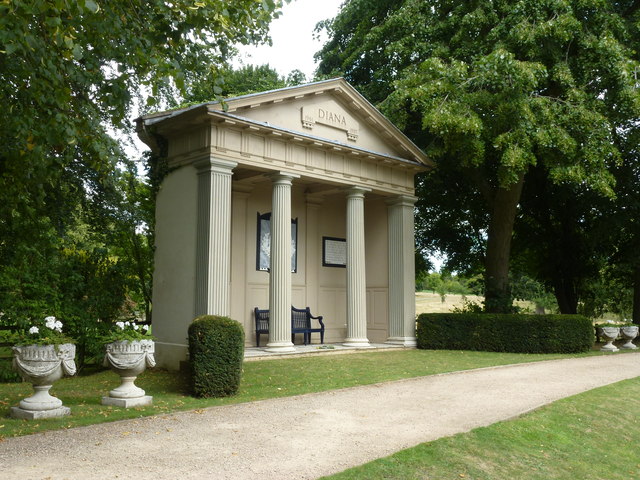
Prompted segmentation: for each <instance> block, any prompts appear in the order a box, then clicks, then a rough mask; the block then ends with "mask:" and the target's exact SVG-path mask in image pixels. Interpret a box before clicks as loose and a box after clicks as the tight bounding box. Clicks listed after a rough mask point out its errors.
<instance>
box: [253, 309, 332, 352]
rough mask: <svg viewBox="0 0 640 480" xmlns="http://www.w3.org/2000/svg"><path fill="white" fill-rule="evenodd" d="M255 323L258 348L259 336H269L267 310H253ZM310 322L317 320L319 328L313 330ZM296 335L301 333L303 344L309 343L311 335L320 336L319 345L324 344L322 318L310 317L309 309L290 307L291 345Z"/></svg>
mask: <svg viewBox="0 0 640 480" xmlns="http://www.w3.org/2000/svg"><path fill="white" fill-rule="evenodd" d="M253 314H254V317H255V321H256V346H258V347H259V346H260V335H261V334H263V333H264V334H267V335H268V334H269V310H260V309H259V308H258V307H256V308H254V309H253ZM312 320H317V321H318V323H319V326H318V327H317V328H314V327H313V325H312ZM296 333H302V334H303V336H304V344H305V345H307V344H310V343H311V334H312V333H319V334H320V343H322V344H324V323H322V316H317V317H315V316H313V315H311V309H310V308H309V307H306V308H295V307H293V306H292V307H291V343H294V340H295V335H296Z"/></svg>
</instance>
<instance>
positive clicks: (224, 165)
mask: <svg viewBox="0 0 640 480" xmlns="http://www.w3.org/2000/svg"><path fill="white" fill-rule="evenodd" d="M193 166H194V167H196V169H197V170H198V173H206V172H217V173H228V174H231V173H232V172H231V171H232V170H233V169H234V168H236V167H237V166H238V162H232V161H230V160H221V159H219V158H214V157H210V156H207V157H204V158H200V159H198V160H195V161H194V162H193Z"/></svg>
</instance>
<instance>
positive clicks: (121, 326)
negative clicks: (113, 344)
mask: <svg viewBox="0 0 640 480" xmlns="http://www.w3.org/2000/svg"><path fill="white" fill-rule="evenodd" d="M116 327H118V328H120V330H124V322H116Z"/></svg>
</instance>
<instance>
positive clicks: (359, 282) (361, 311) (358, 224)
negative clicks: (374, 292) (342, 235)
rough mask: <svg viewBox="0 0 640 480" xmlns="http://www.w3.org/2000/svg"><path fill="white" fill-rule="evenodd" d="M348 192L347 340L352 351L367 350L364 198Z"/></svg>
mask: <svg viewBox="0 0 640 480" xmlns="http://www.w3.org/2000/svg"><path fill="white" fill-rule="evenodd" d="M367 191H369V190H367V189H364V188H359V187H353V188H350V189H349V190H347V338H345V340H344V344H345V345H347V346H352V347H365V346H369V340H368V339H367V281H366V269H365V263H364V262H365V255H364V194H365V192H367Z"/></svg>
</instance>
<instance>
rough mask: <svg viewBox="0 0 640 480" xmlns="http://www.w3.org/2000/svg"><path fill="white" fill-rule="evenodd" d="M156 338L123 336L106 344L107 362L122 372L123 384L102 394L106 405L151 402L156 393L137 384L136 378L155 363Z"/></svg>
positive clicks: (112, 367) (119, 372) (106, 363)
mask: <svg viewBox="0 0 640 480" xmlns="http://www.w3.org/2000/svg"><path fill="white" fill-rule="evenodd" d="M154 347H155V344H154V342H153V340H134V341H129V340H122V341H118V342H112V343H109V344H107V345H106V353H105V356H104V366H105V367H110V368H111V370H113V371H114V372H116V373H117V374H118V375H120V380H121V382H122V383H121V384H120V386H119V387H118V388H115V389H113V390H111V391H110V392H109V396H108V397H102V404H103V405H115V406H118V407H124V408H129V407H143V406H146V405H151V403H152V401H153V397H151V396H149V395H145V391H144V390H143V389H141V388H139V387H137V386H136V385H135V383H134V382H135V380H136V377H137V376H138V375H140V374H141V373H142V372H144V370H145V369H146V368H147V367H155V365H156V360H155V358H154V356H153V353H154Z"/></svg>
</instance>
